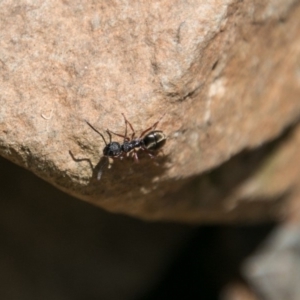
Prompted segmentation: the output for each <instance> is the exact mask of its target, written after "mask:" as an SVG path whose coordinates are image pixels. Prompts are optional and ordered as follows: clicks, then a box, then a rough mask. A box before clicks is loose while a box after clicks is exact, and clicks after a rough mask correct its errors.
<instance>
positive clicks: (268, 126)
mask: <svg viewBox="0 0 300 300" xmlns="http://www.w3.org/2000/svg"><path fill="white" fill-rule="evenodd" d="M0 20H1V22H0V24H1V28H0V32H1V46H0V80H1V81H0V89H1V98H0V99H1V106H0V130H1V132H2V135H1V140H0V142H1V149H0V151H1V152H0V153H1V155H2V156H4V157H6V158H8V159H9V160H11V161H14V162H15V163H17V164H19V165H21V166H23V167H25V168H27V169H29V170H31V171H32V172H34V173H35V174H37V175H38V176H40V177H42V178H43V179H45V180H47V181H48V182H50V183H52V184H54V185H55V186H57V187H58V188H60V189H62V190H64V191H66V192H67V193H69V194H71V195H74V196H76V197H78V198H81V199H83V200H86V201H89V202H91V203H94V204H96V205H99V206H101V207H103V208H106V209H107V210H110V211H114V212H122V213H127V214H131V215H135V216H138V217H141V218H148V219H173V220H180V221H193V222H203V221H213V222H215V221H224V220H230V221H234V220H238V219H239V220H257V219H266V218H275V217H278V216H281V213H282V212H283V211H284V210H281V209H280V208H279V207H280V206H278V203H279V204H284V201H283V200H284V199H286V198H287V195H288V194H289V192H290V191H291V189H292V188H293V186H297V185H298V184H299V183H298V182H296V179H297V178H298V175H299V167H298V166H299V163H298V161H299V158H298V156H297V153H296V152H295V151H293V149H295V147H296V145H297V141H298V143H299V137H298V135H299V134H297V129H294V130H293V129H290V132H291V134H290V135H288V134H284V133H283V132H284V130H285V129H286V128H288V127H290V128H291V124H295V121H297V120H298V119H299V116H300V101H299V92H300V75H299V74H300V65H299V61H300V60H299V58H300V35H299V28H300V5H299V1H296V0H295V1H292V0H290V1H283V0H281V1H280V0H273V1H272V0H269V1H256V2H253V1H229V0H228V1H218V0H215V1H190V2H186V1H175V2H174V1H173V2H172V3H171V2H169V1H149V2H148V1H144V3H142V2H130V4H129V5H128V4H125V3H113V4H112V3H111V2H105V1H104V2H103V1H101V2H84V3H82V2H80V1H79V2H77V1H75V2H74V1H35V2H32V3H30V2H28V1H18V2H15V1H5V2H2V3H1V4H0ZM121 113H124V114H125V115H126V117H127V118H128V119H129V121H130V122H131V123H132V124H133V126H134V128H135V129H136V131H137V133H140V132H141V131H142V130H144V129H145V128H147V127H149V126H151V125H152V124H153V123H154V122H156V121H157V120H158V119H159V118H160V117H161V116H162V115H163V114H164V113H166V115H165V116H164V118H163V119H162V121H161V123H160V124H159V126H158V128H159V129H161V130H163V131H164V132H165V134H166V135H167V136H168V141H167V144H166V145H165V147H164V154H160V157H159V158H158V159H157V161H156V163H154V162H153V161H151V159H150V158H149V157H148V156H147V155H146V154H139V156H140V163H139V164H134V163H133V159H132V158H131V157H130V158H128V159H124V160H115V162H114V163H113V164H112V165H111V168H108V167H107V168H105V169H103V174H102V178H101V180H100V181H99V180H97V171H98V169H97V168H98V167H99V161H101V156H102V149H103V147H104V142H103V140H102V139H101V137H100V136H99V135H97V134H96V133H95V132H94V131H92V130H91V128H89V127H88V126H87V124H86V123H85V121H84V120H88V121H89V122H90V123H91V124H92V125H93V126H95V127H96V128H97V129H98V130H99V131H100V132H102V133H105V130H106V129H107V128H109V129H111V130H112V131H114V132H118V133H123V132H124V129H125V128H124V121H123V118H122V115H121ZM293 126H294V127H296V125H293ZM114 139H115V140H117V141H119V142H122V138H119V137H115V136H114ZM272 140H274V141H275V142H274V143H272V144H269V142H270V141H272ZM266 143H268V144H267V146H264V147H261V145H262V144H266ZM284 144H288V145H289V146H287V148H288V149H289V150H285V149H287V148H285V146H284ZM245 149H251V150H249V151H248V152H247V153H245V152H244V150H245ZM70 151H71V153H72V154H73V156H72V155H71V153H70ZM282 151H283V152H282ZM284 151H287V152H288V155H287V156H286V155H284V154H281V153H286V152H284ZM245 156H246V158H247V159H246V160H245ZM232 157H233V158H232ZM282 157H284V158H282ZM79 159H83V160H82V161H79ZM270 164H271V166H273V165H275V166H276V168H274V169H272V168H271V169H270ZM97 165H98V167H96V166H97ZM91 167H92V168H91ZM267 171H269V173H265V172H267ZM283 172H284V176H281V174H282V173H283ZM203 174H205V175H203ZM263 174H268V176H267V177H266V176H263ZM276 176H277V177H276ZM270 178H277V181H276V182H275V181H270ZM282 178H284V180H281V179H282ZM281 181H283V183H282V182H281ZM249 182H252V183H251V184H250V183H249ZM272 183H273V184H272ZM279 183H280V184H279ZM245 199H247V200H249V199H251V201H244V200H245ZM253 200H257V201H253ZM265 200H267V201H265ZM273 200H274V201H273ZM275 200H276V201H275Z"/></svg>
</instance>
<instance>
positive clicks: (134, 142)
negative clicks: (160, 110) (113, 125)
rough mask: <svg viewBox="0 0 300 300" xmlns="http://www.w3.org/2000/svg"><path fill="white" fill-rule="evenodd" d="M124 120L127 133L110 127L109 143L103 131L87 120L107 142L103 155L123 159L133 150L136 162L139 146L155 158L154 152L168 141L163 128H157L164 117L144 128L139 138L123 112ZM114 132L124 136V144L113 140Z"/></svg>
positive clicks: (108, 131)
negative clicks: (111, 129) (112, 129)
mask: <svg viewBox="0 0 300 300" xmlns="http://www.w3.org/2000/svg"><path fill="white" fill-rule="evenodd" d="M122 115H123V118H124V121H125V134H124V135H121V134H118V133H115V132H113V131H110V130H109V129H107V130H106V132H107V134H108V136H109V143H107V142H106V140H105V138H104V136H103V134H102V133H100V132H99V131H98V130H97V129H96V128H95V127H94V126H92V125H91V124H90V123H89V122H88V121H86V120H85V122H86V123H87V124H88V125H89V126H90V127H91V128H92V129H93V130H94V131H95V132H97V133H98V134H99V135H100V136H101V137H102V139H103V141H104V143H105V147H104V148H103V155H104V156H106V157H111V158H120V159H123V158H124V156H125V155H127V153H129V152H131V151H133V152H132V153H133V156H134V159H135V161H136V162H138V160H139V159H138V155H137V148H138V149H142V150H145V151H146V152H147V153H148V155H149V156H150V157H151V158H154V157H155V155H154V153H153V152H157V151H159V150H160V149H161V148H162V147H163V146H164V144H165V143H166V139H167V138H166V135H165V134H164V133H163V132H162V131H161V130H155V129H156V127H157V125H158V123H159V122H160V121H161V119H162V118H163V117H164V115H165V114H164V115H162V117H161V118H160V119H159V120H158V121H157V122H155V123H154V124H153V125H152V126H151V127H149V128H147V129H146V130H144V131H143V132H142V133H141V135H140V136H139V137H138V138H134V137H135V130H134V129H133V126H132V125H131V123H130V122H129V121H128V120H127V119H126V117H125V115H124V114H123V113H122ZM127 124H128V125H129V127H130V129H131V131H132V134H131V137H130V138H129V137H128V135H127ZM112 134H114V135H116V136H119V137H122V138H123V144H120V143H118V142H112Z"/></svg>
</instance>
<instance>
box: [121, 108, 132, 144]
mask: <svg viewBox="0 0 300 300" xmlns="http://www.w3.org/2000/svg"><path fill="white" fill-rule="evenodd" d="M122 115H123V118H124V120H125V123H126V124H127V123H128V124H129V126H130V129H131V130H132V135H131V139H132V140H133V138H134V136H135V131H134V129H133V127H132V125H131V123H130V122H129V121H128V120H127V119H126V117H125V115H124V114H123V113H122ZM126 129H127V126H126Z"/></svg>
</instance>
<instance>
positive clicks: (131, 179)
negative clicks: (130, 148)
mask: <svg viewBox="0 0 300 300" xmlns="http://www.w3.org/2000/svg"><path fill="white" fill-rule="evenodd" d="M69 154H70V156H71V157H72V159H73V160H74V161H76V162H83V161H85V162H87V163H88V164H89V166H90V168H91V170H92V176H91V177H90V180H89V184H88V186H87V189H88V190H93V193H95V192H96V193H97V194H98V193H99V192H101V193H103V192H104V191H108V190H109V191H110V195H112V194H116V193H118V194H119V193H120V192H124V193H126V192H128V191H129V190H130V191H131V192H134V191H135V190H137V189H141V188H144V189H151V187H152V186H153V180H154V179H155V178H156V177H158V176H161V175H162V174H164V173H165V171H166V170H167V166H166V163H167V162H168V161H169V158H168V156H166V155H159V156H155V157H154V158H150V157H149V156H148V154H147V153H145V152H144V151H140V152H139V160H138V162H136V161H135V160H134V158H133V157H132V156H131V155H129V156H126V157H124V158H123V159H119V158H114V159H109V158H108V157H106V156H102V157H101V158H100V160H99V162H98V163H97V164H96V165H95V166H94V165H93V163H92V161H91V160H90V159H89V158H77V157H75V156H74V154H73V153H72V152H71V151H69ZM110 160H111V161H110ZM115 186H118V189H117V190H115V189H114V187H115ZM104 187H105V188H104ZM97 190H98V191H97Z"/></svg>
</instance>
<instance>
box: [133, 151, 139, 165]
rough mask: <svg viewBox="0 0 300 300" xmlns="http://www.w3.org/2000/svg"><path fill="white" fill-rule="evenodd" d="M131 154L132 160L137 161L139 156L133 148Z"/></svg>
mask: <svg viewBox="0 0 300 300" xmlns="http://www.w3.org/2000/svg"><path fill="white" fill-rule="evenodd" d="M132 155H133V158H134V161H135V162H136V163H138V162H139V157H138V155H137V151H136V150H135V149H134V150H133V152H132Z"/></svg>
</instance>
